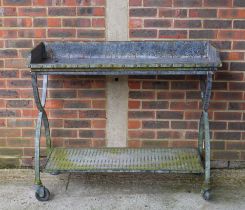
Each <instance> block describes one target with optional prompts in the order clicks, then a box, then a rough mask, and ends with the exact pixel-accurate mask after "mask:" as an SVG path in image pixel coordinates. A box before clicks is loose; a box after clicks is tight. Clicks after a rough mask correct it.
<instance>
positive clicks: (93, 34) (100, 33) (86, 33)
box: [77, 29, 105, 39]
mask: <svg viewBox="0 0 245 210" xmlns="http://www.w3.org/2000/svg"><path fill="white" fill-rule="evenodd" d="M77 37H79V38H90V39H91V38H94V39H95V38H105V31H104V30H92V29H91V30H87V29H81V30H78V31H77Z"/></svg>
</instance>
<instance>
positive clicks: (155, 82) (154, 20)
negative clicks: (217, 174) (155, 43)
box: [129, 0, 245, 161]
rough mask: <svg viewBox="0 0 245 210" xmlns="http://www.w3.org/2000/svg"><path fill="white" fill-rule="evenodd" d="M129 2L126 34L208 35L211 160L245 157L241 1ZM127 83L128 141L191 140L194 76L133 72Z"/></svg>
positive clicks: (196, 112) (196, 110)
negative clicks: (214, 59) (217, 62)
mask: <svg viewBox="0 0 245 210" xmlns="http://www.w3.org/2000/svg"><path fill="white" fill-rule="evenodd" d="M129 6H130V8H129V16H130V18H129V36H130V39H131V40H173V39H184V40H210V41H211V43H212V44H213V45H214V46H216V47H217V48H218V49H219V50H220V52H221V53H220V54H221V58H222V61H223V68H222V69H220V70H219V72H218V73H216V74H215V77H214V87H213V94H212V100H211V105H210V115H209V117H210V120H211V137H212V142H211V147H212V160H230V161H234V160H235V161H238V160H245V152H244V149H245V141H244V140H245V132H244V130H245V111H244V110H245V76H244V71H245V62H244V50H245V1H244V0H216V1H214V0H166V1H161V0H129ZM169 79H171V81H169ZM182 79H185V81H182ZM129 87H130V93H129V143H130V145H132V146H163V147H171V146H177V147H185V146H196V145H197V141H196V139H197V127H198V119H199V117H200V100H198V101H197V98H199V95H200V90H199V89H200V87H199V82H198V80H196V78H194V77H191V76H186V77H182V76H180V77H178V78H173V77H169V76H168V77H164V76H159V77H157V78H155V77H138V78H136V77H133V78H131V79H130V82H129ZM150 139H153V140H150Z"/></svg>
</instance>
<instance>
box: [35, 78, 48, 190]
mask: <svg viewBox="0 0 245 210" xmlns="http://www.w3.org/2000/svg"><path fill="white" fill-rule="evenodd" d="M31 78H32V88H33V95H34V99H35V103H36V106H37V108H38V111H39V113H38V118H37V122H36V123H37V124H36V130H35V184H36V185H37V186H42V182H41V179H40V137H41V127H42V121H43V124H44V128H45V136H46V145H47V152H48V153H49V151H50V149H51V139H50V130H49V123H48V118H47V114H46V112H45V110H44V106H45V102H46V96H47V85H48V75H43V86H42V98H41V100H40V97H39V92H38V84H37V75H36V74H35V73H32V74H31Z"/></svg>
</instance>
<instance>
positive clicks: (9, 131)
mask: <svg viewBox="0 0 245 210" xmlns="http://www.w3.org/2000/svg"><path fill="white" fill-rule="evenodd" d="M0 133H1V137H20V136H21V129H17V128H2V127H0ZM1 154H2V153H1Z"/></svg>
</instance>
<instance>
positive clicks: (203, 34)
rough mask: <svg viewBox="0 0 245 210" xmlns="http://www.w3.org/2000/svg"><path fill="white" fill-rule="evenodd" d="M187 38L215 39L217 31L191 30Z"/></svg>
mask: <svg viewBox="0 0 245 210" xmlns="http://www.w3.org/2000/svg"><path fill="white" fill-rule="evenodd" d="M189 36H190V38H191V39H216V37H217V31H214V30H191V31H190V34H189Z"/></svg>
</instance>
